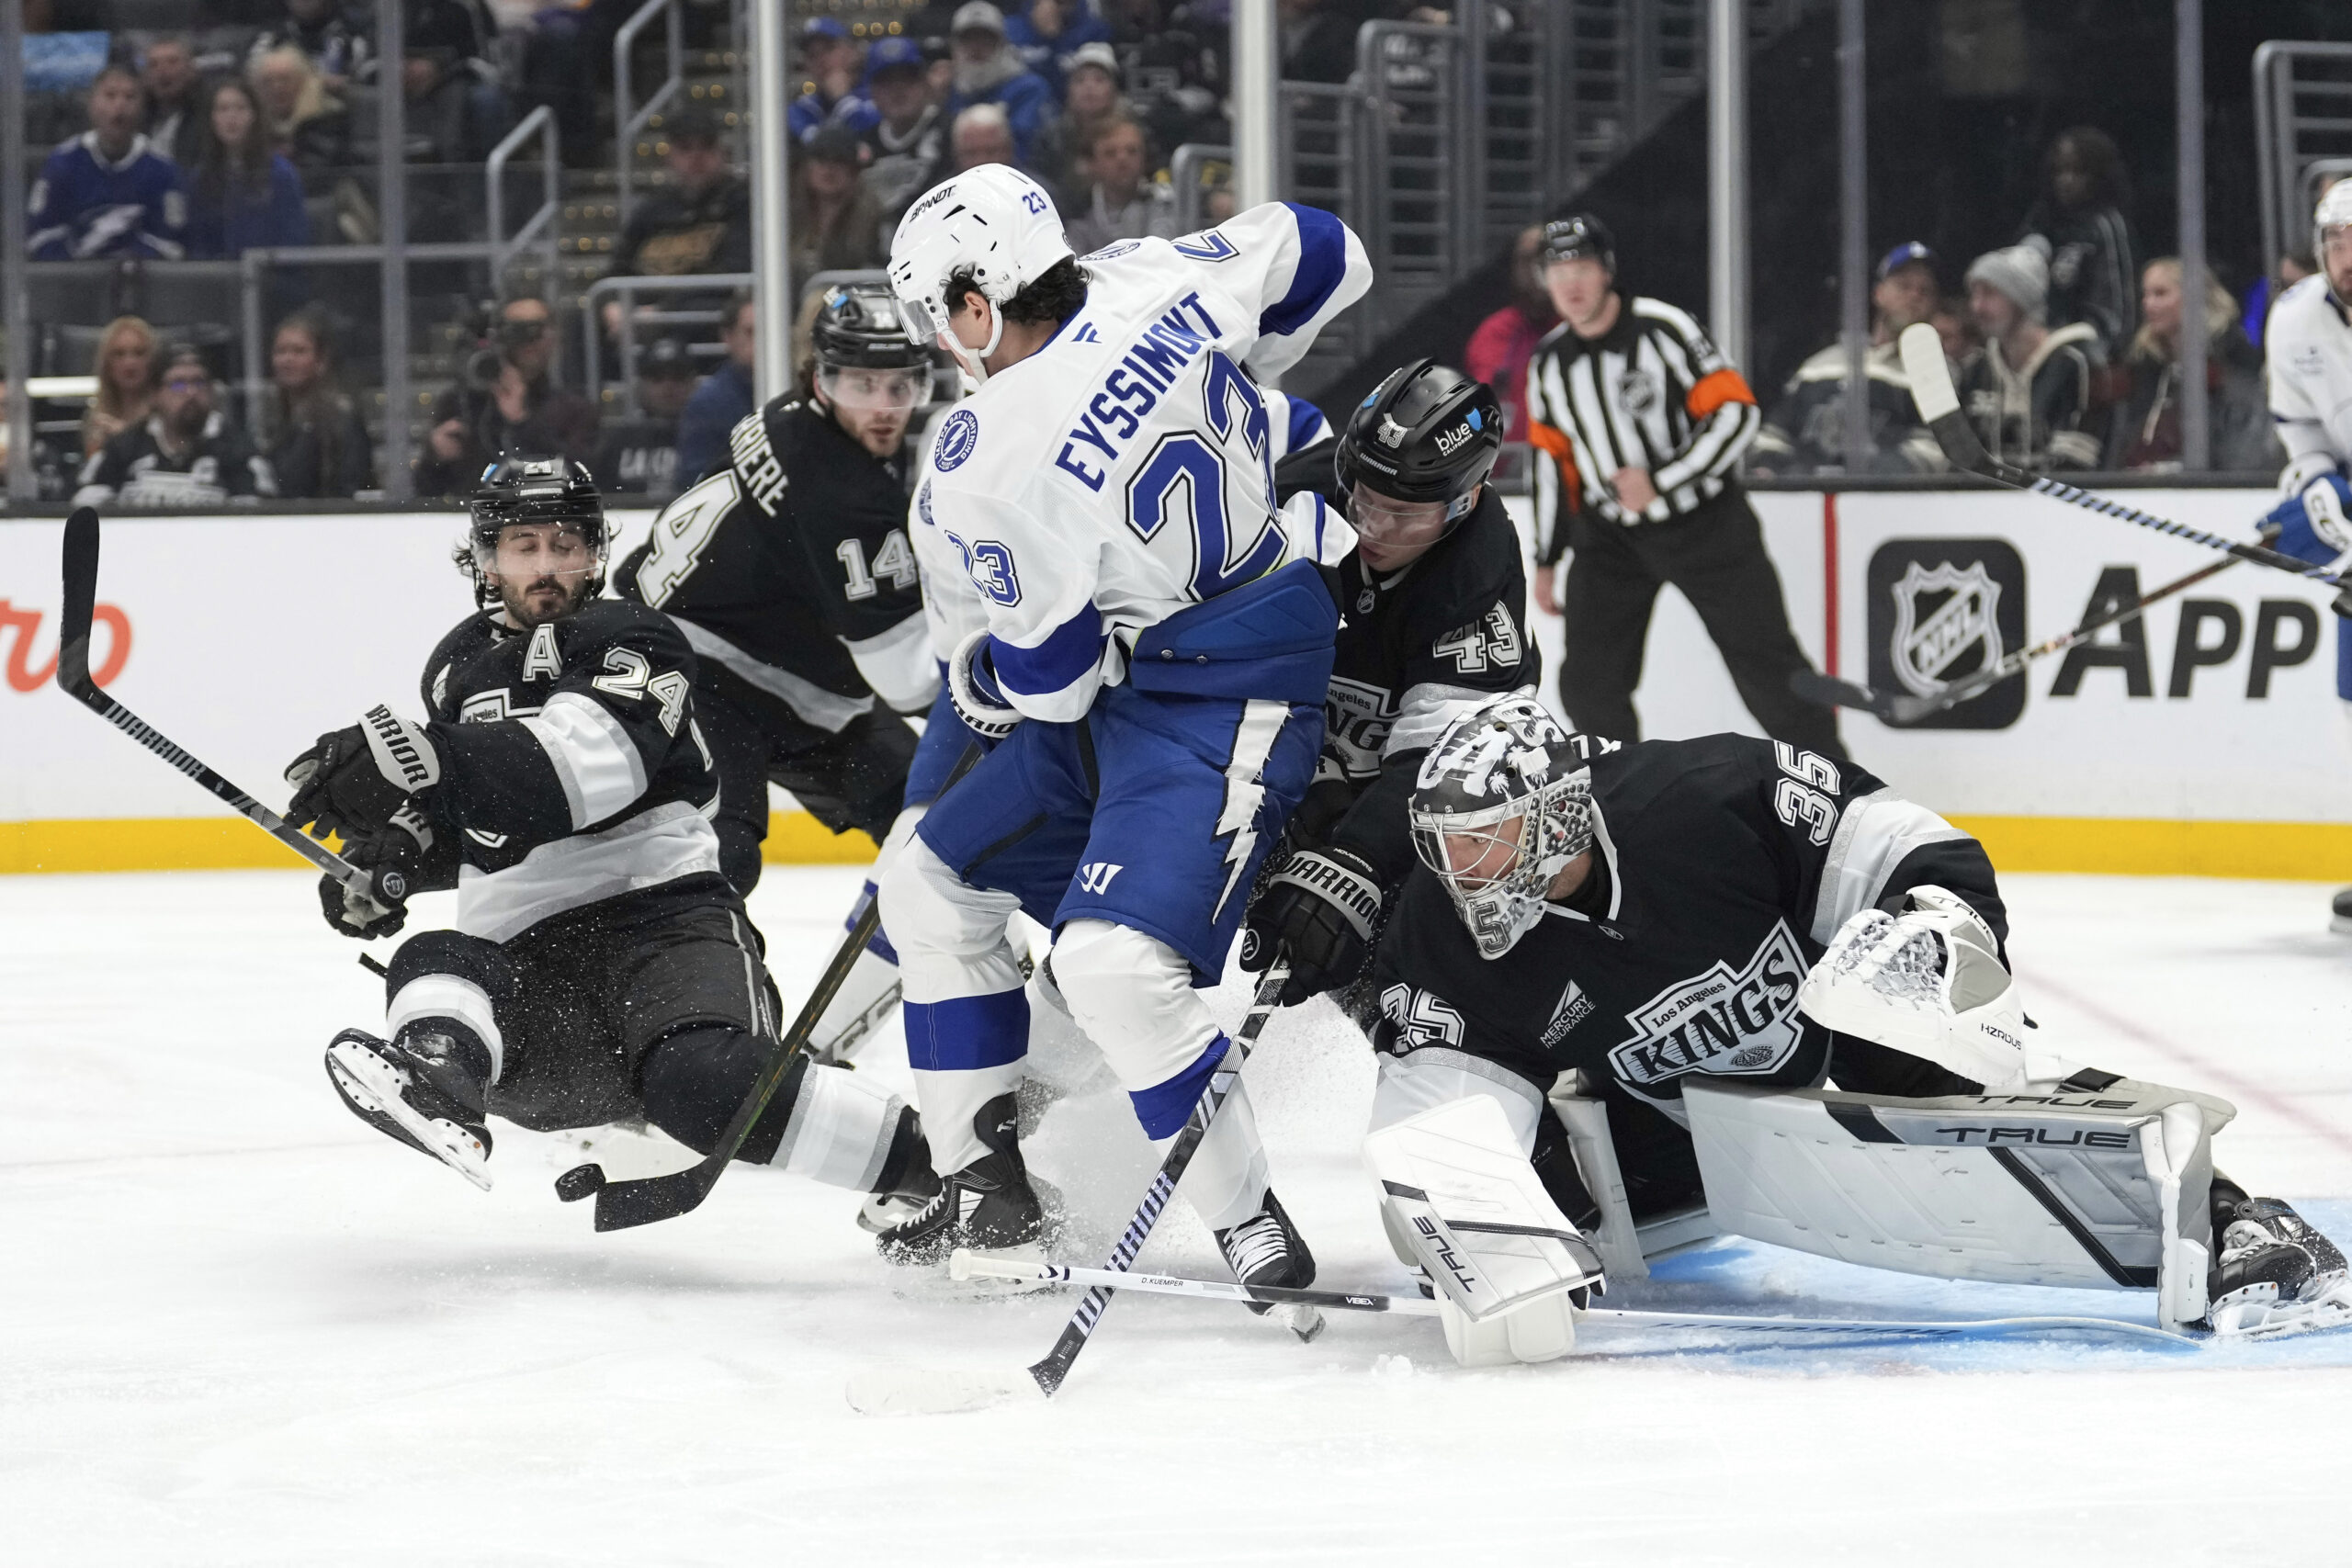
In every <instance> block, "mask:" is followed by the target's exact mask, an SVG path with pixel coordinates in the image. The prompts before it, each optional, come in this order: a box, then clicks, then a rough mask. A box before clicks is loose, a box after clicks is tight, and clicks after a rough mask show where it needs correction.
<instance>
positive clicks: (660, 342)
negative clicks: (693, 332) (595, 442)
mask: <svg viewBox="0 0 2352 1568" xmlns="http://www.w3.org/2000/svg"><path fill="white" fill-rule="evenodd" d="M694 389H695V366H694V360H693V358H692V356H690V355H688V354H687V353H686V345H685V344H682V343H680V342H679V341H678V340H677V339H676V338H673V337H658V338H655V339H654V340H653V341H652V342H651V343H650V344H646V345H645V350H644V352H643V353H641V354H639V355H638V357H637V407H638V414H637V417H636V418H635V419H624V420H619V421H616V422H613V423H607V424H606V425H605V439H604V441H603V443H602V444H601V445H599V446H598V447H597V448H596V460H595V461H594V463H592V464H590V465H589V466H588V471H589V472H590V473H592V474H594V475H595V476H596V488H597V489H599V490H601V491H604V492H605V494H607V495H641V496H643V497H645V498H646V499H647V500H648V501H650V502H655V503H656V504H660V503H662V502H667V501H668V500H669V499H670V498H671V497H672V496H673V495H676V494H677V493H678V492H679V491H682V490H684V488H685V486H684V485H683V484H681V483H679V482H678V474H679V468H678V423H679V416H680V415H681V413H683V412H684V409H685V406H686V403H687V400H688V399H689V398H691V397H692V395H693V393H694Z"/></svg>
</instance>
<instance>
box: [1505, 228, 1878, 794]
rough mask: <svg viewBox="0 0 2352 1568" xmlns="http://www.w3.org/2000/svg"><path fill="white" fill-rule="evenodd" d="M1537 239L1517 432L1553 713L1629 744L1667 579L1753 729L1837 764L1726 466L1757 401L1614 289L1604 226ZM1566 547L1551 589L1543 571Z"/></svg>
mask: <svg viewBox="0 0 2352 1568" xmlns="http://www.w3.org/2000/svg"><path fill="white" fill-rule="evenodd" d="M1616 272H1617V257H1616V245H1615V243H1614V242H1613V241H1612V240H1611V237H1610V233H1609V230H1608V227H1607V226H1606V225H1604V224H1603V223H1602V222H1601V221H1600V220H1599V219H1598V218H1595V217H1592V216H1590V215H1589V214H1583V213H1580V214H1578V215H1577V216H1576V217H1573V218H1565V219H1561V220H1558V221H1556V222H1554V223H1551V224H1549V225H1547V226H1546V227H1545V229H1544V284H1545V287H1546V288H1548V289H1549V290H1550V291H1551V295H1552V303H1553V304H1554V305H1555V307H1556V308H1557V309H1558V310H1559V312H1560V324H1559V325H1558V326H1557V327H1555V328H1554V329H1553V330H1552V332H1551V333H1550V334H1549V335H1548V336H1546V337H1545V338H1544V341H1543V342H1541V343H1540V344H1536V347H1535V355H1534V358H1533V359H1532V361H1531V362H1530V363H1529V365H1528V367H1527V414H1528V439H1529V440H1530V441H1531V442H1532V443H1533V444H1534V446H1535V447H1536V449H1537V450H1538V451H1539V452H1541V453H1542V454H1543V455H1544V458H1545V459H1547V460H1544V461H1539V462H1538V463H1537V464H1536V465H1535V519H1536V524H1535V525H1536V532H1537V536H1538V538H1539V540H1540V544H1539V546H1538V550H1537V561H1538V565H1537V569H1536V573H1535V601H1536V604H1537V605H1538V606H1539V607H1541V608H1542V609H1543V610H1544V611H1545V612H1546V613H1547V614H1554V615H1561V616H1563V617H1565V619H1566V648H1565V649H1564V652H1563V655H1562V658H1561V660H1560V702H1561V705H1562V706H1564V707H1565V708H1566V710H1567V714H1568V717H1569V718H1570V719H1571V720H1573V721H1574V722H1575V724H1576V727H1577V728H1578V729H1581V730H1585V731H1587V732H1589V733H1591V734H1595V735H1605V736H1608V737H1610V738H1611V739H1617V740H1636V739H1640V737H1641V721H1640V720H1639V719H1638V718H1637V717H1636V716H1634V686H1635V685H1637V684H1639V683H1640V681H1641V678H1642V645H1643V643H1644V641H1645V639H1646V638H1647V637H1648V636H1649V626H1650V610H1651V607H1652V606H1653V605H1654V604H1656V603H1657V591H1658V589H1659V587H1660V586H1661V585H1662V584H1665V583H1668V582H1671V583H1672V584H1674V585H1675V587H1677V588H1679V589H1680V590H1681V591H1682V593H1683V596H1684V597H1685V598H1687V599H1689V600H1690V601H1691V607H1692V608H1693V609H1695V610H1697V611H1698V612H1699V618H1700V619H1701V620H1702V621H1703V622H1704V623H1705V624H1706V627H1707V634H1708V635H1709V636H1710V637H1713V638H1714V640H1715V647H1716V649H1718V650H1720V651H1721V652H1722V654H1723V657H1724V663H1725V664H1726V665H1728V666H1729V667H1730V670H1731V677H1732V680H1733V682H1735V683H1736V685H1737V686H1738V688H1739V695H1740V699H1741V700H1742V701H1743V702H1745V703H1746V704H1747V711H1748V712H1749V713H1751V714H1753V715H1754V716H1755V717H1756V722H1757V723H1758V724H1759V725H1761V726H1762V727H1763V728H1764V732H1765V733H1766V734H1768V735H1770V737H1772V739H1775V740H1785V741H1787V742H1788V743H1789V744H1791V745H1792V746H1798V747H1802V748H1804V749H1805V750H1811V751H1817V752H1819V753H1821V754H1822V755H1823V756H1825V757H1833V758H1839V759H1842V758H1843V757H1844V756H1845V755H1846V752H1845V748H1844V747H1843V746H1841V745H1840V744H1839V743H1838V717H1837V710H1836V709H1834V708H1829V707H1824V706H1822V705H1818V704H1815V703H1809V702H1806V701H1804V699H1803V698H1801V697H1799V696H1797V695H1796V694H1794V693H1792V692H1791V691H1790V690H1789V677H1790V676H1791V675H1792V674H1793V673H1795V672H1796V671H1800V670H1805V669H1809V668H1811V666H1810V665H1809V664H1808V662H1807V661H1806V659H1805V656H1804V649H1800V648H1799V647H1798V646H1797V639H1796V634H1795V633H1793V632H1792V631H1791V630H1790V629H1789V611H1788V606H1787V604H1785V603H1783V602H1782V600H1781V578H1780V574H1779V573H1778V572H1776V571H1774V570H1772V561H1771V558H1770V557H1769V556H1767V555H1766V554H1765V553H1764V534H1763V529H1762V527H1761V526H1760V525H1758V523H1757V521H1756V512H1755V509H1754V508H1753V507H1751V506H1749V505H1748V504H1747V496H1746V495H1745V494H1743V493H1742V492H1741V491H1740V487H1739V479H1738V477H1737V476H1736V474H1735V473H1734V472H1733V471H1732V470H1733V465H1735V464H1736V463H1737V462H1738V461H1739V455H1740V453H1741V452H1743V451H1744V450H1746V449H1747V444H1748V442H1749V441H1751V440H1752V439H1754V438H1755V435H1756V430H1757V424H1758V414H1757V410H1756V394H1755V393H1753V392H1751V391H1749V390H1748V389H1747V382H1746V381H1745V380H1743V379H1742V378H1741V377H1740V374H1739V372H1738V371H1737V370H1736V369H1735V368H1733V367H1732V366H1731V364H1730V363H1729V362H1728V361H1726V360H1725V359H1724V356H1723V355H1722V354H1721V353H1720V352H1719V351H1718V350H1717V349H1716V347H1715V345H1714V344H1712V343H1710V342H1708V341H1707V334H1706V333H1703V332H1702V331H1700V330H1699V323H1698V322H1696V321H1692V320H1691V317H1690V316H1689V315H1688V314H1686V313H1685V312H1683V311H1681V310H1677V309H1676V308H1675V307H1674V306H1672V305H1669V304H1667V303H1666V302H1665V301H1664V300H1660V299H1644V298H1643V297H1641V296H1640V295H1636V294H1628V293H1625V292H1624V291H1623V290H1621V289H1620V288H1617V287H1616ZM1571 550H1572V551H1574V552H1575V553H1574V555H1573V557H1572V558H1571V559H1570V560H1569V562H1568V565H1567V567H1566V570H1565V573H1564V578H1563V581H1561V582H1560V584H1559V588H1558V590H1557V592H1556V593H1555V591H1554V588H1553V571H1552V569H1553V566H1554V564H1555V563H1556V562H1557V561H1558V560H1559V558H1560V557H1561V555H1562V554H1563V553H1564V552H1567V551H1571Z"/></svg>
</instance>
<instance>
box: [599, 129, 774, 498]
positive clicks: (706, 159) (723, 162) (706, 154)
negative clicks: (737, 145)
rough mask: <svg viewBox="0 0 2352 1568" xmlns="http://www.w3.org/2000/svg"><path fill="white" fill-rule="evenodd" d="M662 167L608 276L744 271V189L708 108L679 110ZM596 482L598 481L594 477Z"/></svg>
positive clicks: (748, 253)
mask: <svg viewBox="0 0 2352 1568" xmlns="http://www.w3.org/2000/svg"><path fill="white" fill-rule="evenodd" d="M667 130H668V135H669V142H670V150H669V152H668V153H667V154H666V155H665V157H664V159H663V162H664V164H666V165H667V166H668V169H669V173H670V183H669V184H668V185H666V186H661V187H659V188H657V189H654V190H651V191H649V192H647V193H646V195H645V197H644V198H643V199H642V200H640V201H639V202H638V203H637V205H636V206H635V207H633V208H631V209H629V215H628V227H626V228H625V229H623V230H622V231H621V237H620V241H619V243H617V244H616V245H615V246H614V248H613V265H612V266H611V268H610V270H609V271H608V273H607V274H606V276H612V277H692V276H695V275H696V274H700V273H727V272H735V273H742V272H749V271H751V270H752V190H751V186H748V185H746V184H745V183H744V182H743V180H742V179H741V177H739V176H738V175H736V173H735V171H734V169H733V168H732V167H730V166H729V164H728V161H727V148H726V145H725V143H724V142H723V141H721V140H720V137H719V129H718V118H717V117H716V116H714V115H713V114H712V113H711V112H710V111H709V110H708V109H705V108H687V109H684V110H681V111H680V112H679V113H678V114H676V115H674V116H673V117H672V118H671V120H670V124H669V126H668V128H667ZM716 302H717V300H716V299H715V298H714V297H713V296H708V295H702V294H695V293H686V294H647V295H641V296H639V299H638V307H639V309H640V310H699V309H707V308H708V307H709V306H711V305H713V304H715V303H716ZM620 321H621V302H620V301H619V300H617V299H607V300H606V301H605V305H604V322H605V332H606V333H618V332H619V331H620ZM597 477H598V478H599V479H602V478H603V476H602V475H601V474H599V475H598V476H597Z"/></svg>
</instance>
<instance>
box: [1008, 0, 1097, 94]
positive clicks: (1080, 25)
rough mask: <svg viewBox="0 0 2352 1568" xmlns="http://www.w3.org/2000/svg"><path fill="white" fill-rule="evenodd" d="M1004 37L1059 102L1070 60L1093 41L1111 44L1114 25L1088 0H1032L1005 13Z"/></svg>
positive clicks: (1064, 91)
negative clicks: (1100, 15) (1026, 5)
mask: <svg viewBox="0 0 2352 1568" xmlns="http://www.w3.org/2000/svg"><path fill="white" fill-rule="evenodd" d="M1004 40H1005V42H1007V43H1009V44H1011V45H1012V52H1013V53H1015V54H1017V55H1019V56H1020V57H1021V62H1022V63H1023V64H1024V65H1026V66H1027V67H1029V69H1030V70H1032V71H1035V73H1037V75H1038V76H1039V77H1040V78H1041V79H1042V80H1043V81H1044V82H1045V84H1046V87H1047V88H1048V89H1049V90H1050V91H1051V92H1052V93H1053V95H1054V101H1055V102H1056V103H1060V102H1062V101H1063V98H1064V96H1065V93H1066V91H1067V84H1068V82H1069V65H1070V62H1071V60H1072V59H1073V57H1075V55H1076V54H1077V52H1078V51H1079V50H1080V49H1082V48H1084V47H1085V46H1086V45H1088V44H1090V43H1100V44H1102V45H1103V46H1104V47H1106V48H1107V47H1109V45H1110V42H1111V25H1110V24H1109V23H1108V22H1105V21H1104V20H1103V18H1102V17H1098V16H1096V15H1095V14H1094V9H1093V7H1092V6H1089V5H1088V4H1087V0H1029V5H1028V8H1027V9H1025V10H1023V11H1019V12H1016V13H1014V14H1013V15H1012V16H1010V17H1005V19H1004Z"/></svg>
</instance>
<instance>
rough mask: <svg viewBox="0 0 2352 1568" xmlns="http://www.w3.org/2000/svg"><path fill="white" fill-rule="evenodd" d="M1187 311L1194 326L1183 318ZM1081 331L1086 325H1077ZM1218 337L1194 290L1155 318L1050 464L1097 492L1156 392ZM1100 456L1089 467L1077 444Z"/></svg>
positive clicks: (1149, 408)
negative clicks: (1097, 464) (1098, 462)
mask: <svg viewBox="0 0 2352 1568" xmlns="http://www.w3.org/2000/svg"><path fill="white" fill-rule="evenodd" d="M1187 311H1190V312H1191V313H1192V316H1193V318H1194V319H1195V320H1197V321H1199V323H1200V324H1199V326H1198V327H1197V328H1196V327H1194V326H1193V323H1192V321H1187V320H1186V319H1185V313H1186V312H1187ZM1081 330H1084V329H1081ZM1217 336H1218V332H1217V324H1216V319H1215V318H1214V317H1212V316H1211V315H1210V314H1209V313H1208V310H1207V309H1206V308H1205V307H1204V306H1203V305H1202V303H1201V297H1200V295H1199V293H1198V292H1194V293H1191V294H1187V295H1185V296H1184V298H1183V299H1180V300H1178V301H1177V302H1176V303H1175V304H1174V305H1173V306H1172V307H1170V309H1169V310H1168V313H1167V314H1165V315H1163V316H1161V317H1160V318H1159V320H1158V321H1154V322H1152V323H1151V324H1150V325H1149V326H1148V327H1146V328H1145V329H1144V330H1143V333H1142V334H1141V335H1140V336H1138V337H1137V338H1136V342H1135V344H1134V346H1133V347H1131V348H1129V349H1128V350H1127V352H1126V353H1125V355H1121V356H1120V359H1119V362H1118V364H1117V366H1116V367H1114V368H1113V369H1112V371H1111V372H1110V374H1108V375H1107V376H1105V377H1103V385H1102V388H1101V389H1100V390H1098V391H1097V392H1095V394H1094V395H1093V396H1092V397H1091V398H1089V399H1088V400H1087V401H1086V412H1083V413H1081V414H1080V415H1079V416H1078V423H1076V424H1074V425H1072V426H1071V427H1070V429H1069V434H1068V436H1067V437H1066V439H1064V441H1063V442H1062V448H1061V450H1060V451H1059V452H1057V453H1056V454H1055V455H1054V467H1056V468H1059V469H1061V470H1062V472H1064V473H1066V474H1068V475H1069V476H1070V477H1071V478H1073V479H1077V480H1078V482H1079V483H1080V484H1082V485H1084V486H1085V487H1086V488H1087V489H1088V490H1091V491H1100V490H1101V489H1102V488H1103V480H1105V479H1109V478H1110V473H1109V468H1110V467H1111V465H1113V464H1114V463H1116V462H1117V461H1118V460H1119V452H1120V449H1121V446H1122V445H1124V444H1125V442H1127V441H1130V440H1132V439H1134V437H1135V434H1136V431H1137V430H1140V429H1141V428H1143V422H1144V416H1145V415H1147V414H1148V413H1150V412H1151V411H1152V410H1153V409H1155V408H1158V407H1159V399H1160V394H1161V393H1163V392H1165V391H1167V390H1168V389H1169V388H1170V387H1172V386H1174V385H1175V384H1176V377H1177V375H1178V374H1179V373H1180V372H1181V371H1182V369H1183V368H1184V367H1185V366H1187V365H1189V364H1191V363H1192V362H1193V360H1194V359H1195V358H1197V357H1199V355H1200V354H1201V351H1202V350H1203V349H1204V348H1206V347H1208V345H1209V344H1212V343H1214V342H1215V341H1216V338H1217ZM1081 445H1082V446H1086V447H1091V449H1092V450H1093V451H1095V452H1100V453H1102V454H1103V467H1102V468H1091V467H1089V466H1088V464H1087V461H1086V459H1087V457H1089V456H1091V453H1087V452H1081V451H1080V446H1081Z"/></svg>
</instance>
